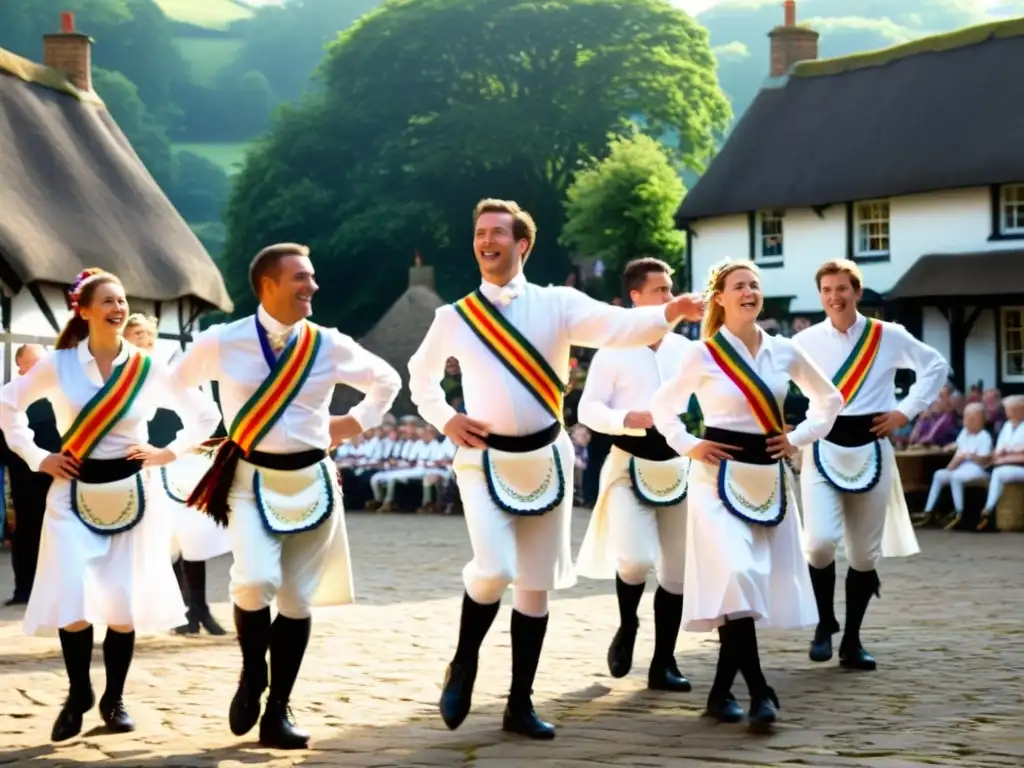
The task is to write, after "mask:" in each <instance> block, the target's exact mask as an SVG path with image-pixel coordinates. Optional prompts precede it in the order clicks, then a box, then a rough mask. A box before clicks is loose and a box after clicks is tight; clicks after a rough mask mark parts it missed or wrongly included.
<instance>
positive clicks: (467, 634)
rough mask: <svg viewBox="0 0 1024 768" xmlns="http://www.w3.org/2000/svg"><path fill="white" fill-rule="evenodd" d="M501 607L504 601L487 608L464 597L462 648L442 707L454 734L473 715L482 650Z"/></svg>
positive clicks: (452, 665)
mask: <svg viewBox="0 0 1024 768" xmlns="http://www.w3.org/2000/svg"><path fill="white" fill-rule="evenodd" d="M500 607H501V601H500V600H499V601H498V602H496V603H489V604H484V603H478V602H476V601H475V600H473V598H471V597H470V596H469V594H468V593H464V594H463V596H462V617H461V619H460V622H459V645H458V647H457V648H456V649H455V656H454V657H453V658H452V661H451V663H450V664H449V665H448V669H447V670H446V672H445V678H444V686H443V689H442V691H441V701H440V704H439V708H440V710H441V718H442V719H443V720H444V723H445V725H447V726H448V727H449V728H450V729H451V730H453V731H454V730H455V729H456V728H458V727H459V726H460V725H462V721H463V720H465V719H466V716H467V715H468V714H469V709H470V707H471V706H472V703H473V685H474V684H475V683H476V672H477V665H478V659H479V656H480V646H481V645H483V642H484V638H485V637H486V636H487V631H488V630H489V629H490V628H491V625H492V624H493V623H494V617H495V616H497V615H498V609H499V608H500Z"/></svg>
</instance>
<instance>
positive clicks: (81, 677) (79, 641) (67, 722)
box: [50, 626, 96, 741]
mask: <svg viewBox="0 0 1024 768" xmlns="http://www.w3.org/2000/svg"><path fill="white" fill-rule="evenodd" d="M59 634H60V648H61V652H62V653H63V654H64V668H65V669H66V670H67V673H68V697H67V699H65V701H64V706H62V707H61V709H60V713H59V714H58V715H57V719H56V720H55V721H54V723H53V731H52V732H51V733H50V739H51V740H52V741H66V740H67V739H71V738H74V737H75V736H77V735H78V734H79V733H81V732H82V715H84V714H85V713H86V712H88V711H89V710H90V709H92V705H93V704H94V703H96V697H95V695H94V694H93V691H92V681H91V680H90V677H89V667H90V666H91V665H92V644H93V631H92V627H91V626H89V627H86V628H85V629H83V630H81V631H79V632H68V631H67V630H66V629H62V630H60V632H59Z"/></svg>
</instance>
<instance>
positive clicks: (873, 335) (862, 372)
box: [832, 317, 882, 405]
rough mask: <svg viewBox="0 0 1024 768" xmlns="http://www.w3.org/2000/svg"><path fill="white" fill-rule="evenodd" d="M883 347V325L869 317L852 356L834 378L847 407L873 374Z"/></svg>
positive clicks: (833, 381) (833, 380) (834, 382)
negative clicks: (872, 369) (872, 367)
mask: <svg viewBox="0 0 1024 768" xmlns="http://www.w3.org/2000/svg"><path fill="white" fill-rule="evenodd" d="M881 347H882V324H881V323H880V322H878V321H877V320H874V319H873V318H870V317H869V318H867V322H866V323H865V324H864V330H863V331H862V332H861V334H860V338H859V339H857V344H856V345H855V346H854V348H853V351H851V352H850V356H849V357H847V358H846V362H845V363H843V365H842V366H841V367H840V368H839V370H838V371H836V375H835V376H833V377H832V383H833V384H835V385H836V389H838V390H839V392H840V394H842V396H843V402H844V403H846V404H847V405H849V404H850V402H852V401H853V398H855V397H856V396H857V394H858V393H859V392H860V390H861V388H862V387H863V386H864V382H865V381H867V378H868V373H870V372H871V366H872V365H874V363H875V359H876V358H877V357H878V350H879V349H881Z"/></svg>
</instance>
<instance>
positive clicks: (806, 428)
mask: <svg viewBox="0 0 1024 768" xmlns="http://www.w3.org/2000/svg"><path fill="white" fill-rule="evenodd" d="M722 334H723V335H724V336H725V338H726V340H727V341H728V342H729V343H730V344H732V346H733V348H735V350H736V351H737V352H738V353H739V355H740V356H741V357H742V358H743V360H744V361H745V362H746V363H747V365H749V366H750V367H751V368H752V369H753V370H754V371H755V372H756V373H757V375H758V376H760V378H761V380H762V381H764V383H765V384H766V385H767V386H768V388H769V389H770V390H771V391H772V393H773V394H774V395H775V399H776V401H777V402H778V403H779V404H780V405H779V407H780V409H781V407H782V406H781V404H782V401H783V399H784V398H785V396H786V392H787V391H788V389H789V382H790V381H791V380H792V381H794V382H796V384H797V386H798V387H800V389H801V390H802V391H803V393H804V395H805V396H806V397H807V399H808V400H809V401H810V404H809V406H808V408H807V417H806V419H804V421H803V422H801V423H800V425H799V426H798V427H796V429H794V430H793V431H792V432H790V433H789V442H790V443H791V444H792V445H794V446H795V447H797V448H802V447H803V446H806V445H810V444H811V443H813V442H814V441H815V440H820V439H821V438H823V437H825V435H827V434H828V433H829V431H830V430H831V429H832V425H833V424H834V423H835V420H836V416H838V415H839V411H840V410H842V407H843V396H842V395H840V394H839V390H838V389H836V388H835V387H834V386H833V385H832V382H831V381H830V380H829V379H828V378H827V377H826V376H825V374H824V373H822V372H821V369H820V368H818V366H817V365H815V364H814V363H813V362H812V361H811V359H810V358H809V357H807V355H806V354H804V353H803V352H802V351H801V350H800V348H799V347H797V346H796V345H795V344H794V343H793V342H792V341H790V340H789V339H785V338H782V337H779V336H769V335H768V334H767V333H764V332H763V331H761V346H760V348H759V349H758V350H757V356H756V357H751V355H750V352H749V350H748V349H747V347H746V345H745V344H744V343H743V342H742V341H740V340H739V339H738V338H736V337H735V336H734V335H733V334H731V333H730V332H729V331H728V329H726V328H723V329H722ZM691 394H695V395H696V396H697V401H698V402H699V403H700V409H701V413H702V414H703V416H704V424H705V426H707V427H717V428H718V429H728V430H732V431H734V432H749V433H752V434H763V433H764V430H763V429H762V428H761V426H760V424H759V422H758V421H757V419H756V418H755V417H754V414H753V411H751V409H750V405H749V403H748V402H747V399H746V397H745V396H744V394H743V392H742V391H741V390H740V388H739V387H737V386H736V385H735V384H734V383H733V382H732V380H731V379H730V378H729V377H728V376H727V375H726V374H725V372H724V371H722V369H721V368H719V366H718V364H717V363H716V362H715V361H714V359H713V358H712V357H711V353H710V352H709V351H708V348H707V345H706V344H703V343H694V344H689V345H687V346H686V348H685V350H684V351H683V355H682V361H681V362H680V365H679V367H678V369H677V370H676V373H675V376H673V378H672V379H671V380H669V381H666V382H665V383H664V384H662V385H661V387H660V388H659V389H658V391H657V392H656V393H655V394H654V397H653V398H652V399H651V415H652V416H653V417H654V425H655V426H656V427H657V428H658V431H659V432H661V434H662V435H664V436H665V440H666V441H667V442H668V444H669V445H670V446H671V447H672V448H673V449H674V450H675V451H677V452H678V453H679V454H680V455H685V454H687V453H689V452H690V451H691V450H693V448H694V446H696V445H697V444H698V443H699V442H700V438H698V437H696V436H694V435H691V434H690V433H689V432H687V431H686V425H685V424H684V423H683V422H682V421H681V420H680V418H679V414H680V413H682V412H683V411H685V410H686V406H687V405H688V403H689V401H690V395H691Z"/></svg>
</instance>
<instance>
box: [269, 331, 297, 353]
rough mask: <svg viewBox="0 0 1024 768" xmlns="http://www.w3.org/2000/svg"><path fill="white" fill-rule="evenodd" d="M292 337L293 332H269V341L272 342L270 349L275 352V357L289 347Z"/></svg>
mask: <svg viewBox="0 0 1024 768" xmlns="http://www.w3.org/2000/svg"><path fill="white" fill-rule="evenodd" d="M291 335H292V332H291V331H290V330H288V331H281V332H280V333H270V332H269V331H268V332H267V340H268V341H269V342H270V348H271V350H273V352H274V354H275V355H276V354H278V353H280V352H281V351H282V350H283V349H284V348H285V346H287V344H288V339H289V338H290V337H291Z"/></svg>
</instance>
